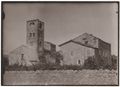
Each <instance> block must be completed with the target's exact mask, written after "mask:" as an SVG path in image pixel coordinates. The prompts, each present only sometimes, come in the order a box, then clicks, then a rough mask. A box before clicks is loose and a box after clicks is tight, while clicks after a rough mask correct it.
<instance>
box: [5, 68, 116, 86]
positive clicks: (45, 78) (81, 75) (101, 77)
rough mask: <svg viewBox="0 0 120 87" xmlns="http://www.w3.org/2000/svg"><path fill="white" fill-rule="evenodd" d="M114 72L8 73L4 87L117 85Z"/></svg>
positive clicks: (51, 71)
mask: <svg viewBox="0 0 120 87" xmlns="http://www.w3.org/2000/svg"><path fill="white" fill-rule="evenodd" d="M117 84H118V73H117V71H114V70H111V71H109V70H79V71H77V70H74V71H73V70H44V71H42V70H39V71H6V72H5V75H4V85H117Z"/></svg>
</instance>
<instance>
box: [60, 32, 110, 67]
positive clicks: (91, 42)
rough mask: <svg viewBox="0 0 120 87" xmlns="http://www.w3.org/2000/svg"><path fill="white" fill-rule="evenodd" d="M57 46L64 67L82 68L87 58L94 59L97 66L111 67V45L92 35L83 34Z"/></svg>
mask: <svg viewBox="0 0 120 87" xmlns="http://www.w3.org/2000/svg"><path fill="white" fill-rule="evenodd" d="M59 46H60V48H61V51H62V52H63V56H64V59H63V62H64V65H81V66H82V65H84V63H85V61H86V60H87V59H88V58H89V57H94V58H95V60H94V61H95V63H96V65H98V66H103V65H104V66H106V65H111V58H110V55H111V45H110V44H109V43H107V42H105V41H103V40H101V39H100V38H97V37H95V36H93V35H92V34H88V33H84V34H82V35H80V36H78V37H76V38H74V39H72V40H69V41H67V42H65V43H63V44H61V45H59Z"/></svg>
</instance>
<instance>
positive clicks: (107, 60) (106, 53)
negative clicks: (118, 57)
mask: <svg viewBox="0 0 120 87" xmlns="http://www.w3.org/2000/svg"><path fill="white" fill-rule="evenodd" d="M110 56H111V45H110V44H109V43H106V42H104V41H102V40H99V57H100V58H101V60H102V61H103V62H102V64H104V65H111V63H112V62H111V57H110Z"/></svg>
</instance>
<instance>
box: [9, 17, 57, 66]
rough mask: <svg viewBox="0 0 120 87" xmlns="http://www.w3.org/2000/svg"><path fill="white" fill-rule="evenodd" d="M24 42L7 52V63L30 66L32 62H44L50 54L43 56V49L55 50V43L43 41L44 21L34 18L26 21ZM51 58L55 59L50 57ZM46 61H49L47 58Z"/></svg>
mask: <svg viewBox="0 0 120 87" xmlns="http://www.w3.org/2000/svg"><path fill="white" fill-rule="evenodd" d="M26 37H27V39H26V44H25V45H21V46H19V47H18V48H16V49H14V50H13V51H11V52H10V53H9V55H8V56H9V65H14V64H18V65H25V66H30V65H32V64H33V63H34V64H36V63H38V62H41V63H43V62H46V59H47V58H51V57H49V56H50V55H49V54H48V55H47V56H46V58H44V57H43V54H44V50H47V51H51V52H55V51H56V45H54V44H52V43H51V42H47V41H44V22H42V21H39V19H36V20H29V21H27V35H26ZM52 60H54V62H55V59H54V58H52ZM47 62H49V63H50V62H51V61H49V60H47Z"/></svg>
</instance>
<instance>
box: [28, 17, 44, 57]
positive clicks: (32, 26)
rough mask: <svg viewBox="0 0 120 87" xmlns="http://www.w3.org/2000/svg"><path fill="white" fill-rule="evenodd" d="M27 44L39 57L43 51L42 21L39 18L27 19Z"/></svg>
mask: <svg viewBox="0 0 120 87" xmlns="http://www.w3.org/2000/svg"><path fill="white" fill-rule="evenodd" d="M27 44H28V45H29V46H30V47H31V48H32V49H34V51H36V53H37V56H38V58H39V59H40V56H42V55H43V52H44V22H41V21H39V19H36V20H29V21H27Z"/></svg>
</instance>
